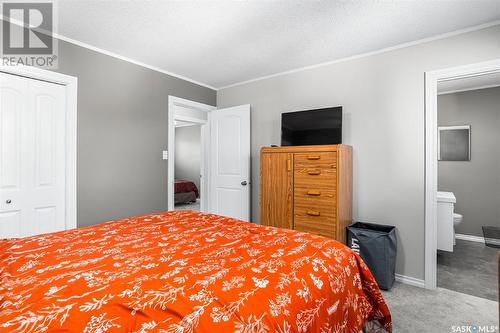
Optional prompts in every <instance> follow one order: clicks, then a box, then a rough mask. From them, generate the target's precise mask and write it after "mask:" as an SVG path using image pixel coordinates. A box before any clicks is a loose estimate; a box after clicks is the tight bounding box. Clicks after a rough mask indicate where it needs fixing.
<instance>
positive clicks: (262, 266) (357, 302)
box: [0, 211, 391, 333]
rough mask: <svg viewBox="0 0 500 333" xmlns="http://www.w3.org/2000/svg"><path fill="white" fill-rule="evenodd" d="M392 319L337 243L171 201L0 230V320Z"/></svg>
mask: <svg viewBox="0 0 500 333" xmlns="http://www.w3.org/2000/svg"><path fill="white" fill-rule="evenodd" d="M367 322H369V325H368V327H369V329H370V330H372V331H374V330H377V331H378V330H380V331H382V329H381V328H380V327H385V329H386V330H387V331H391V317H390V313H389V309H388V308H387V306H386V304H385V303H384V300H383V297H382V295H381V292H380V290H379V289H378V287H377V284H376V282H375V281H374V279H373V277H372V275H371V273H370V272H369V270H368V269H367V267H366V266H365V264H364V263H363V261H362V260H361V259H360V257H359V256H357V255H356V254H354V253H353V252H352V251H351V250H349V249H348V248H347V247H345V246H344V245H342V244H340V243H338V242H335V241H333V240H330V239H326V238H323V237H320V236H313V235H310V234H305V233H300V232H296V231H293V230H282V229H276V228H272V227H264V226H260V225H256V224H251V223H248V222H241V221H237V220H234V219H231V218H225V217H221V216H217V215H206V214H201V213H197V212H192V211H175V212H167V213H161V214H154V215H149V216H143V217H135V218H128V219H124V220H120V221H115V222H108V223H105V224H101V225H97V226H92V227H86V228H81V229H75V230H70V231H64V232H59V233H53V234H46V235H41V236H34V237H29V238H24V239H17V240H2V241H0V332H84V333H91V332H92V333H98V332H99V333H105V332H106V333H112V332H137V333H147V332H163V333H192V332H207V333H222V332H237V333H252V332H254V333H264V332H279V333H286V332H289V333H291V332H321V333H325V332H332V333H333V332H342V333H343V332H353V333H359V332H360V330H361V328H362V327H363V325H364V324H365V323H367Z"/></svg>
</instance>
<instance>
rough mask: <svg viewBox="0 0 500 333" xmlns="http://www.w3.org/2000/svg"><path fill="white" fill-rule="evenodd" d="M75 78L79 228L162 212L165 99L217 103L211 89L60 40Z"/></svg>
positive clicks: (66, 68)
mask: <svg viewBox="0 0 500 333" xmlns="http://www.w3.org/2000/svg"><path fill="white" fill-rule="evenodd" d="M57 71H58V72H61V73H64V74H68V75H73V76H76V77H78V134H77V135H78V138H77V139H78V148H77V159H78V161H77V168H78V170H77V188H78V189H77V191H78V192H77V195H78V198H77V205H78V206H77V210H78V211H77V214H78V226H86V225H91V224H96V223H100V222H103V221H108V220H111V219H117V218H121V217H127V216H132V215H140V214H146V213H151V212H157V211H161V210H166V209H167V161H164V160H162V150H165V149H167V108H168V103H167V101H168V95H174V96H177V97H182V98H186V99H190V100H194V101H197V102H201V103H205V104H210V105H215V102H216V93H215V91H213V90H211V89H208V88H205V87H201V86H198V85H196V84H193V83H190V82H187V81H184V80H181V79H177V78H174V77H171V76H168V75H165V74H162V73H159V72H156V71H153V70H149V69H146V68H144V67H140V66H137V65H134V64H131V63H129V62H125V61H122V60H119V59H116V58H113V57H110V56H107V55H104V54H101V53H97V52H94V51H91V50H89V49H85V48H82V47H79V46H76V45H74V44H70V43H67V42H64V41H59V69H58V70H57Z"/></svg>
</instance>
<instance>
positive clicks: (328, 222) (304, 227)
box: [293, 215, 335, 238]
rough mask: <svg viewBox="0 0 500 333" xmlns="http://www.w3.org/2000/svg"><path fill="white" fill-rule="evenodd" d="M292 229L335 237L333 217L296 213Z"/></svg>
mask: <svg viewBox="0 0 500 333" xmlns="http://www.w3.org/2000/svg"><path fill="white" fill-rule="evenodd" d="M293 229H294V230H297V231H303V232H308V233H311V234H314V235H320V236H325V237H330V238H335V218H325V217H316V216H304V215H296V216H295V220H294V226H293Z"/></svg>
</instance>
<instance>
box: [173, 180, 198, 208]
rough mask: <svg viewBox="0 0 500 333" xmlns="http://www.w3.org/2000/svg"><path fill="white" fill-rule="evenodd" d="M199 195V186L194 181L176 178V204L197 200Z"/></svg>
mask: <svg viewBox="0 0 500 333" xmlns="http://www.w3.org/2000/svg"><path fill="white" fill-rule="evenodd" d="M199 197H200V193H199V191H198V187H196V184H195V183H193V182H192V181H190V180H184V179H176V180H175V181H174V203H175V204H183V203H190V202H195V201H196V199H197V198H199Z"/></svg>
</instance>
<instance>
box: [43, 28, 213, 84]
mask: <svg viewBox="0 0 500 333" xmlns="http://www.w3.org/2000/svg"><path fill="white" fill-rule="evenodd" d="M53 36H54V38H57V39H59V40H62V41H65V42H68V43H71V44H74V45H77V46H80V47H83V48H86V49H89V50H92V51H95V52H98V53H102V54H105V55H107V56H110V57H113V58H116V59H120V60H123V61H126V62H129V63H131V64H134V65H138V66H141V67H144V68H147V69H151V70H153V71H156V72H160V73H163V74H166V75H169V76H172V77H175V78H178V79H181V80H184V81H188V82H191V83H194V84H197V85H199V86H202V87H205V88H209V89H212V90H217V88H215V87H213V86H211V85H209V84H206V83H203V82H200V81H197V80H193V79H191V78H189V77H186V76H184V75H180V74H176V73H172V72H170V71H167V70H164V69H161V68H159V67H156V66H152V65H148V64H146V63H144V62H142V61H139V60H136V59H133V58H129V57H126V56H123V55H120V54H118V53H115V52H112V51H108V50H105V49H102V48H100V47H97V46H93V45H90V44H87V43H84V42H81V41H78V40H76V39H73V38H69V37H66V36H63V35H60V34H56V33H54V34H53Z"/></svg>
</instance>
